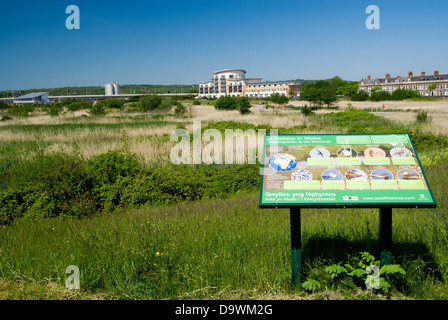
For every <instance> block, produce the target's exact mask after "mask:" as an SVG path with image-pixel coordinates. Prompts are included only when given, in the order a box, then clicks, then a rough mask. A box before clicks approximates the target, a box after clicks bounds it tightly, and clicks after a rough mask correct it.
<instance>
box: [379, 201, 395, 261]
mask: <svg viewBox="0 0 448 320" xmlns="http://www.w3.org/2000/svg"><path fill="white" fill-rule="evenodd" d="M380 262H381V266H383V265H388V264H391V263H392V208H380Z"/></svg>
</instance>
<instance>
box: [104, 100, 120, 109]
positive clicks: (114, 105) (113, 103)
mask: <svg viewBox="0 0 448 320" xmlns="http://www.w3.org/2000/svg"><path fill="white" fill-rule="evenodd" d="M106 106H107V107H108V108H110V109H120V110H121V109H123V106H124V100H121V99H110V100H107V101H106Z"/></svg>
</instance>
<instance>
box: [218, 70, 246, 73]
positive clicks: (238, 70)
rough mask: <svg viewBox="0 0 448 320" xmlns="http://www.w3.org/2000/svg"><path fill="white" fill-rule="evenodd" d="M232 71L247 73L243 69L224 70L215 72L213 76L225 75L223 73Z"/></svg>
mask: <svg viewBox="0 0 448 320" xmlns="http://www.w3.org/2000/svg"><path fill="white" fill-rule="evenodd" d="M232 71H241V72H243V73H246V70H243V69H223V70H219V71H213V74H217V73H223V72H232Z"/></svg>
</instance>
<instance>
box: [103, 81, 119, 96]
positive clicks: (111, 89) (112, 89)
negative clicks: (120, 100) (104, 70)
mask: <svg viewBox="0 0 448 320" xmlns="http://www.w3.org/2000/svg"><path fill="white" fill-rule="evenodd" d="M104 89H105V91H106V96H116V95H118V94H120V85H119V84H118V83H116V82H111V83H106V84H105V85H104Z"/></svg>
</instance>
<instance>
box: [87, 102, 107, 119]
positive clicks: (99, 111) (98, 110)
mask: <svg viewBox="0 0 448 320" xmlns="http://www.w3.org/2000/svg"><path fill="white" fill-rule="evenodd" d="M105 106H106V103H105V102H104V101H97V102H96V103H93V104H92V106H91V107H90V110H89V111H88V112H89V113H90V114H91V115H94V116H104V115H105V114H106V109H105Z"/></svg>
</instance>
